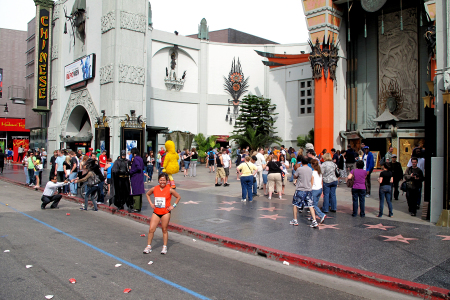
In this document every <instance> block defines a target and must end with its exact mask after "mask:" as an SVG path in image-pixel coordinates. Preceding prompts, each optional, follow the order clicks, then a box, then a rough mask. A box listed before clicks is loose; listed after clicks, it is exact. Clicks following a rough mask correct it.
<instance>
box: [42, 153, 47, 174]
mask: <svg viewBox="0 0 450 300" xmlns="http://www.w3.org/2000/svg"><path fill="white" fill-rule="evenodd" d="M41 159H42V167H43V168H44V169H45V167H46V166H47V165H46V162H47V151H45V148H42V149H41Z"/></svg>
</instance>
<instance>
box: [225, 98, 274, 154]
mask: <svg viewBox="0 0 450 300" xmlns="http://www.w3.org/2000/svg"><path fill="white" fill-rule="evenodd" d="M276 108H277V106H276V105H275V104H272V103H271V100H270V99H267V98H264V97H258V96H255V95H247V96H245V97H244V99H242V101H241V103H240V108H239V111H240V114H239V116H238V117H237V118H236V123H235V125H234V131H233V132H232V135H231V136H230V137H229V138H228V140H233V141H234V142H235V143H237V144H239V145H240V146H241V147H246V146H250V147H251V148H252V150H256V149H257V148H259V147H265V146H269V145H271V144H273V143H275V144H278V145H280V142H281V141H282V139H281V138H280V137H279V136H277V135H276V134H277V132H276V131H275V129H276V127H275V126H274V124H275V120H274V119H273V118H274V116H276V115H278V113H276V112H275V110H276Z"/></svg>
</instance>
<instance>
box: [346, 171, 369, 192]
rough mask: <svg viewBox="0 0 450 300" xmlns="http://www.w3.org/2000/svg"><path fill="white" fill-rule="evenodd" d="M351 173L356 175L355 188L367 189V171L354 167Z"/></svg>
mask: <svg viewBox="0 0 450 300" xmlns="http://www.w3.org/2000/svg"><path fill="white" fill-rule="evenodd" d="M350 173H351V174H353V176H354V177H355V182H354V183H353V188H354V189H357V190H365V189H366V176H367V171H364V170H363V169H353V170H352V171H351V172H350Z"/></svg>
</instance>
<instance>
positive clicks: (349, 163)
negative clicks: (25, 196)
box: [344, 144, 358, 174]
mask: <svg viewBox="0 0 450 300" xmlns="http://www.w3.org/2000/svg"><path fill="white" fill-rule="evenodd" d="M357 156H358V153H356V152H355V151H354V150H353V149H352V146H351V145H350V144H348V145H347V151H345V152H344V157H345V165H346V167H347V174H350V172H351V171H352V170H353V169H355V164H356V157H357Z"/></svg>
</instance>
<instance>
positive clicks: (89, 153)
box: [86, 148, 94, 157]
mask: <svg viewBox="0 0 450 300" xmlns="http://www.w3.org/2000/svg"><path fill="white" fill-rule="evenodd" d="M92 151H94V149H92V148H89V151H88V152H87V153H86V156H87V157H91V153H92Z"/></svg>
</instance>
